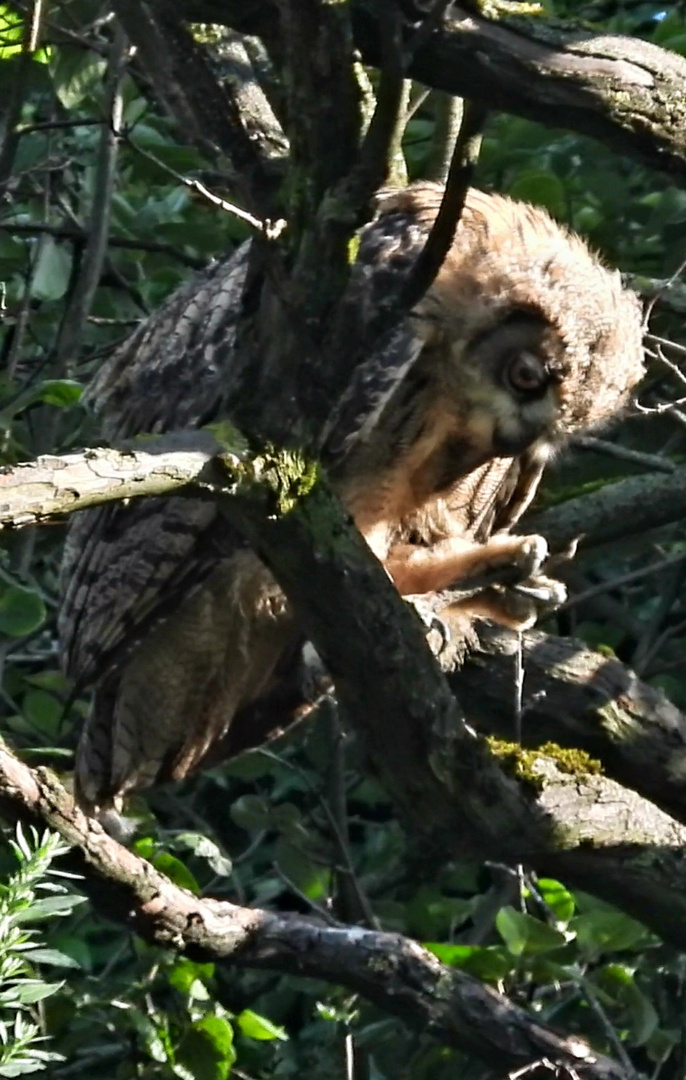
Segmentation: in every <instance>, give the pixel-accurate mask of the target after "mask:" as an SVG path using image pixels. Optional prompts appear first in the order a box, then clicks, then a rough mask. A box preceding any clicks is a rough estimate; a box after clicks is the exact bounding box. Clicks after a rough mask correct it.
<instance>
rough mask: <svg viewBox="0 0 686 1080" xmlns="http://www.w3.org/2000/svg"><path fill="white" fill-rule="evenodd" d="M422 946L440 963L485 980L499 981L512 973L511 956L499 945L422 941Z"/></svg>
mask: <svg viewBox="0 0 686 1080" xmlns="http://www.w3.org/2000/svg"><path fill="white" fill-rule="evenodd" d="M424 948H425V949H428V950H429V952H432V953H433V954H434V956H437V957H438V959H439V960H440V961H441V962H442V963H444V964H448V965H449V966H450V967H456V968H460V969H461V970H462V971H466V972H467V973H468V974H470V975H474V976H476V977H477V978H479V979H484V980H486V981H487V982H500V981H501V980H502V979H505V978H507V976H508V975H510V974H512V969H513V963H512V956H511V954H510V953H509V952H508V951H507V950H506V949H504V948H503V947H502V946H501V945H486V946H479V945H443V944H441V943H440V942H434V941H430V942H424Z"/></svg>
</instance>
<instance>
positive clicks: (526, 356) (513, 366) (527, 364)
mask: <svg viewBox="0 0 686 1080" xmlns="http://www.w3.org/2000/svg"><path fill="white" fill-rule="evenodd" d="M505 379H506V381H507V382H508V383H509V385H510V386H511V387H512V389H513V390H516V391H517V392H518V393H520V394H534V393H536V391H538V390H541V389H542V388H543V387H544V386H545V385H546V383H547V382H548V373H547V371H546V369H545V365H544V364H543V362H542V360H540V359H539V357H538V356H536V355H535V354H534V353H530V352H520V353H517V354H516V356H513V358H512V359H511V360H510V362H509V364H508V365H507V368H506V371H505Z"/></svg>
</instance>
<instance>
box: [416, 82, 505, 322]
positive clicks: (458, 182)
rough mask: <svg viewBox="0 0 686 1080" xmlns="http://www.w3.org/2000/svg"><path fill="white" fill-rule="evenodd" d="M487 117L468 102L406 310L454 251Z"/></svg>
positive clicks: (420, 294) (478, 105)
mask: <svg viewBox="0 0 686 1080" xmlns="http://www.w3.org/2000/svg"><path fill="white" fill-rule="evenodd" d="M486 115H487V112H486V110H485V109H484V108H483V107H482V106H481V105H480V104H478V103H476V102H471V101H467V102H465V108H464V114H463V117H462V124H461V125H460V134H459V135H458V137H457V140H456V142H455V149H454V150H453V156H452V160H451V162H450V169H449V170H448V177H447V179H446V184H445V191H444V192H443V198H442V199H441V205H440V207H439V209H438V214H437V215H436V220H435V221H434V223H433V225H432V227H431V231H430V233H429V235H428V238H427V241H426V243H425V245H424V247H423V248H422V251H421V253H420V255H419V257H418V259H417V261H416V262H415V264H414V266H413V267H412V270H411V272H410V275H409V277H408V279H407V281H406V282H405V287H404V288H403V291H402V294H401V299H400V306H401V309H402V310H403V311H411V310H412V308H413V307H414V306H415V304H417V303H418V302H419V301H420V300H421V298H422V297H423V296H424V293H425V292H426V291H427V289H429V288H430V287H431V285H432V284H433V282H434V279H435V277H436V274H437V273H438V271H439V270H440V268H441V266H442V265H443V261H444V259H445V257H446V255H447V254H448V252H449V251H450V248H451V246H452V243H453V241H454V239H455V232H456V230H457V226H458V224H459V222H460V217H461V215H462V210H463V209H464V204H465V200H466V198H467V192H468V190H469V185H470V183H471V181H472V177H473V175H474V168H475V166H476V162H477V158H478V155H479V148H480V146H481V129H482V127H483V123H484V119H485V117H486Z"/></svg>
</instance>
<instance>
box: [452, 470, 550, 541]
mask: <svg viewBox="0 0 686 1080" xmlns="http://www.w3.org/2000/svg"><path fill="white" fill-rule="evenodd" d="M542 474H543V462H541V460H540V459H539V458H538V457H537V456H536V455H535V454H533V453H530V452H529V451H524V453H522V454H520V455H519V457H516V458H492V459H491V460H490V461H487V462H486V463H485V464H484V465H482V466H480V468H478V469H474V470H473V472H471V473H470V474H469V475H468V476H466V477H465V478H464V480H462V481H461V482H460V483H459V484H457V485H456V486H455V488H454V489H453V491H452V492H451V495H450V498H449V499H448V501H447V506H448V511H449V513H450V516H451V519H452V520H453V523H454V524H455V526H457V527H458V528H459V530H460V532H462V533H463V534H464V535H465V536H470V537H472V538H473V539H474V540H477V541H479V542H480V543H485V542H486V541H487V540H488V538H489V537H490V536H491V535H492V534H493V533H494V532H500V531H506V530H508V529H511V528H512V526H513V525H516V523H517V522H518V521H519V519H520V517H521V516H522V514H523V513H524V511H525V510H526V509H527V507H528V506H529V504H530V503H531V501H532V499H533V498H534V496H535V494H536V491H537V489H538V485H539V483H540V480H541V476H542Z"/></svg>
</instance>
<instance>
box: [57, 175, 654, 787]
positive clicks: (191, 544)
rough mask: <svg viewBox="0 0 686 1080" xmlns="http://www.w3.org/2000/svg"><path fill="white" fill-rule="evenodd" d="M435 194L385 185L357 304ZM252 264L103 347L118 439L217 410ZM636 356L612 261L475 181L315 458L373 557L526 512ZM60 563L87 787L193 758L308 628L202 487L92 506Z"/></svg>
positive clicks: (432, 209) (418, 224)
mask: <svg viewBox="0 0 686 1080" xmlns="http://www.w3.org/2000/svg"><path fill="white" fill-rule="evenodd" d="M440 198H441V189H440V188H439V187H437V186H435V185H429V184H419V185H415V186H414V187H412V188H409V189H407V190H406V191H404V192H400V193H396V194H392V195H389V196H387V197H385V198H384V199H383V200H382V202H381V205H380V215H379V217H378V219H377V220H376V221H375V222H373V223H372V224H370V225H369V226H367V227H366V228H365V229H364V230H363V232H362V234H361V241H360V247H359V256H358V260H357V263H356V266H355V267H354V269H353V273H352V277H351V282H350V286H349V289H348V294H347V297H346V303H347V305H348V309H349V310H350V311H351V312H353V313H354V317H355V319H356V320H358V321H359V323H360V324H361V325H363V326H364V325H365V323H368V322H370V321H371V320H372V319H373V317H374V314H375V310H376V309H377V307H378V305H379V304H383V302H384V294H385V293H386V292H387V290H388V287H389V282H395V281H396V280H397V277H398V275H404V274H406V273H407V270H408V269H409V267H410V266H411V265H412V263H413V260H414V258H415V257H416V255H417V254H418V253H419V251H420V250H421V248H422V245H423V243H424V242H425V239H426V236H427V234H428V231H429V229H430V226H431V223H432V221H433V219H434V217H435V214H436V212H437V209H438V205H439V202H440ZM246 267H247V255H246V248H243V249H240V250H239V252H237V253H236V255H235V256H233V257H232V258H231V259H228V260H226V261H225V262H223V263H218V264H216V265H215V266H214V267H213V268H212V269H211V270H210V271H208V272H207V273H206V274H204V275H203V276H201V277H200V278H198V279H195V280H194V281H192V282H191V283H189V284H187V285H186V286H184V287H183V289H181V290H179V291H178V292H177V293H176V294H174V296H172V297H171V299H170V300H169V301H168V302H167V303H166V304H165V305H164V306H163V307H162V309H161V310H160V311H159V312H158V313H157V314H156V315H155V316H153V317H152V318H151V319H150V320H149V321H148V323H147V324H146V325H145V327H143V328H142V329H141V330H140V331H138V332H137V333H136V334H135V335H134V336H133V337H132V338H131V339H130V341H129V342H128V343H127V344H125V345H124V346H123V347H122V348H121V349H120V350H118V352H117V353H116V354H115V355H114V356H113V357H112V359H111V360H110V361H109V362H108V363H107V364H106V365H105V367H104V368H103V369H102V371H101V372H100V373H99V375H98V376H97V379H96V380H95V383H94V386H93V390H92V392H91V400H92V401H93V403H94V405H95V407H96V410H97V411H98V412H99V413H100V415H101V418H102V422H103V427H104V429H105V433H106V434H107V436H108V437H109V438H113V437H117V438H121V437H130V436H132V435H135V434H138V433H139V432H143V431H151V430H155V431H159V432H162V431H168V430H173V429H175V428H176V429H178V428H182V427H188V426H195V425H198V424H201V423H204V422H207V420H208V419H210V418H212V417H214V416H216V415H217V414H218V413H219V412H220V410H221V403H222V401H223V400H224V399H225V398H226V397H230V390H231V385H232V380H233V379H235V372H234V368H233V366H232V365H233V352H234V338H235V328H236V324H237V319H238V317H239V315H240V310H241V295H242V290H243V287H244V282H245V275H246ZM522 358H523V359H522ZM515 362H516V363H517V364H518V365H519V366H518V367H513V364H515ZM641 371H642V350H641V319H640V311H639V308H638V303H637V301H636V300H635V298H634V297H633V296H632V295H630V294H628V293H627V292H626V291H624V290H623V289H622V287H621V283H620V280H619V276H618V275H617V274H616V273H613V272H610V271H608V270H606V269H605V268H604V267H603V266H602V265H601V264H600V263H599V261H598V260H597V259H596V258H595V257H594V256H593V255H592V254H591V253H590V252H589V250H588V249H587V247H586V246H585V244H584V243H583V242H582V241H581V240H580V239H579V238H578V237H576V236H574V235H572V234H570V233H568V232H566V231H565V230H564V229H562V228H561V227H559V226H558V225H556V224H555V223H554V222H553V221H552V220H551V219H550V218H549V217H548V215H547V214H545V213H544V212H543V211H540V210H538V209H535V208H533V207H529V206H526V205H523V204H518V203H514V202H511V201H510V200H508V199H504V198H501V197H498V196H494V195H486V194H484V193H481V192H476V191H473V192H471V193H470V195H469V197H468V200H467V205H466V207H465V212H464V215H463V218H462V220H461V222H460V224H459V226H458V230H457V234H456V238H455V242H454V244H453V247H452V249H451V252H450V253H449V255H448V257H447V259H446V260H445V263H444V265H443V267H442V268H441V270H440V272H439V274H438V276H437V278H436V281H435V282H434V284H433V286H432V287H431V289H430V290H429V291H428V293H427V294H426V295H425V297H424V298H423V299H422V300H421V301H420V303H419V304H418V305H417V306H416V308H415V309H414V310H413V311H412V312H411V313H410V314H409V315H408V316H407V317H406V318H405V320H404V321H403V322H402V324H401V325H400V326H399V327H397V328H396V329H395V331H393V333H392V334H391V335H390V337H388V338H387V339H386V341H385V344H384V346H383V348H381V349H380V350H379V351H378V353H374V354H373V355H372V356H370V357H368V358H367V359H365V360H364V361H363V362H362V363H361V364H360V365H359V367H358V368H357V369H356V370H355V371H354V372H353V373H352V375H351V381H350V388H349V390H348V391H347V393H346V394H345V395H344V397H343V399H342V400H341V401H340V402H339V403H338V404H337V406H336V409H335V410H334V414H333V420H332V423H331V425H330V430H329V439H328V442H327V444H326V445H325V448H324V460H325V461H326V462H327V465H328V467H329V469H330V475H331V477H332V480H333V482H334V484H335V485H336V487H337V489H338V491H339V492H340V494H341V497H342V498H343V500H344V501H345V502H346V504H347V505H348V507H349V508H350V510H351V512H352V513H353V515H354V517H355V520H356V522H357V524H358V526H359V528H360V529H361V531H362V532H363V534H364V535H365V537H366V539H367V540H368V542H369V544H370V546H371V547H372V549H373V550H374V551H375V552H376V554H377V555H378V556H379V557H380V558H381V559H382V560H384V559H386V557H387V556H388V555H389V553H390V552H391V550H392V549H393V548H394V546H396V545H397V546H398V547H397V550H400V549H402V550H405V547H403V545H405V546H408V550H409V547H411V546H412V545H415V546H416V545H419V546H421V547H423V548H426V549H430V548H431V547H432V545H434V544H436V545H439V544H440V543H441V542H443V541H444V540H445V538H446V537H458V538H464V539H465V542H467V541H468V540H469V541H477V542H482V541H485V540H488V537H489V536H490V534H491V532H492V531H493V530H494V529H504V528H508V527H509V526H510V525H511V524H512V523H513V522H514V521H516V520H517V518H518V517H519V515H520V513H521V512H522V510H523V509H524V508H525V507H526V505H527V503H528V501H529V500H530V498H531V497H532V495H533V492H534V491H535V489H536V486H537V484H538V480H539V478H540V474H541V471H542V468H543V465H544V463H545V460H546V458H547V457H548V456H549V454H550V452H551V450H552V449H553V448H555V447H556V446H558V445H559V444H560V443H561V442H562V441H563V440H564V438H565V437H566V436H567V435H568V434H569V433H570V432H572V431H575V430H577V429H578V428H580V427H588V426H593V425H596V424H598V423H601V422H602V421H604V420H605V419H606V418H607V417H609V416H610V415H611V414H612V413H613V412H616V411H617V409H618V408H621V406H622V405H623V404H624V402H625V401H626V399H627V395H628V393H629V391H630V390H631V388H632V387H633V385H634V384H635V382H636V381H637V379H638V378H639V377H640V374H641ZM537 373H540V378H539V380H538V382H537V383H536V385H535V386H534V388H533V390H532V389H531V387H530V386H529V385H528V383H530V382H532V381H533V382H535V381H536V378H537ZM502 447H513V448H516V451H515V450H512V451H510V452H508V453H504V452H503V450H502ZM460 542H461V540H460ZM396 561H397V560H396ZM64 567H65V569H64V601H63V605H62V611H61V615H60V633H61V637H62V641H63V648H64V652H65V657H66V665H67V668H68V671H69V674H70V675H72V676H73V677H74V678H75V679H76V680H77V681H78V682H80V683H86V684H91V685H93V686H94V687H95V698H94V705H93V709H92V711H91V714H90V717H89V719H88V721H87V723H86V726H85V729H84V733H83V735H82V739H81V743H80V747H79V752H78V757H77V784H78V787H79V789H80V792H81V795H82V798H83V799H84V801H86V802H88V803H91V804H95V803H102V802H106V801H109V800H111V799H112V798H113V797H115V796H117V795H119V794H121V793H123V792H125V791H127V790H129V789H131V788H134V787H139V786H144V785H145V784H149V783H151V782H153V781H154V780H155V779H160V778H164V777H169V776H173V777H176V778H178V777H181V776H183V775H185V774H186V773H188V772H189V771H190V770H192V769H193V768H196V767H197V766H198V765H199V764H200V763H201V762H202V761H203V760H204V759H205V758H206V756H207V755H208V754H210V753H211V751H212V748H213V746H214V745H216V744H217V742H218V741H219V740H223V739H225V737H226V734H227V731H228V730H229V728H230V725H231V721H232V718H233V716H234V714H235V713H236V711H238V710H240V709H241V708H242V707H243V706H246V705H247V704H249V703H251V702H254V701H256V700H257V699H258V698H260V695H262V694H264V693H265V692H267V691H269V690H270V689H271V688H273V686H274V684H275V682H277V681H278V679H279V678H280V677H281V672H282V667H283V662H284V657H285V655H286V654H287V653H288V651H289V650H292V649H294V648H295V646H296V644H297V642H298V639H299V632H298V628H297V625H296V624H295V621H294V619H293V617H292V615H291V614H290V612H289V610H288V607H287V604H286V602H285V599H284V598H283V596H282V594H281V593H280V591H279V590H278V588H277V587H276V585H275V583H274V581H273V579H272V578H271V576H270V575H269V573H268V572H267V571H266V569H265V568H264V567H263V566H262V564H261V563H260V562H259V560H258V559H257V557H256V556H255V555H254V553H253V552H251V551H250V550H249V549H248V548H247V547H246V545H245V543H244V541H243V540H242V539H241V537H240V536H238V535H237V534H235V533H233V532H232V531H231V530H230V529H229V528H228V527H227V525H226V523H225V522H224V521H223V520H221V521H220V520H219V519H218V517H217V514H216V511H215V508H214V506H213V505H212V504H211V503H206V502H200V501H195V500H190V499H179V498H169V499H152V500H147V501H145V502H143V503H137V504H135V505H133V506H131V507H129V508H122V507H116V508H113V507H110V508H107V509H102V510H95V511H88V512H86V513H85V514H83V515H79V516H78V519H77V520H75V521H74V522H73V524H72V526H71V528H70V533H69V539H68V543H67V550H66V555H65V564H64Z"/></svg>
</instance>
